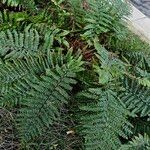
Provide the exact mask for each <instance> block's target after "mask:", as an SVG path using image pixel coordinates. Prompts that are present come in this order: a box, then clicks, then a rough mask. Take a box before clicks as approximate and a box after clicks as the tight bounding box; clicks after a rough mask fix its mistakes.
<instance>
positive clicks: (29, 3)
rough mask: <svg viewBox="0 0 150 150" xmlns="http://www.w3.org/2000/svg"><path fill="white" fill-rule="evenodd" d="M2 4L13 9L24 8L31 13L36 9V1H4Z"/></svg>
mask: <svg viewBox="0 0 150 150" xmlns="http://www.w3.org/2000/svg"><path fill="white" fill-rule="evenodd" d="M2 3H3V4H6V5H7V6H11V7H24V8H26V9H29V10H30V11H33V10H34V9H35V8H36V7H35V2H34V0H2Z"/></svg>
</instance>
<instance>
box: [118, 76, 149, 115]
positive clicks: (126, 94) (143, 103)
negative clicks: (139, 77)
mask: <svg viewBox="0 0 150 150" xmlns="http://www.w3.org/2000/svg"><path fill="white" fill-rule="evenodd" d="M123 87H124V90H123V91H122V93H121V94H120V95H119V97H120V98H121V100H122V101H123V102H124V103H125V104H126V106H127V108H128V109H130V110H132V112H133V113H135V114H138V113H140V116H141V117H144V116H150V95H149V88H147V87H144V86H141V85H139V84H138V83H137V82H136V81H135V80H130V79H128V78H125V79H124V82H123Z"/></svg>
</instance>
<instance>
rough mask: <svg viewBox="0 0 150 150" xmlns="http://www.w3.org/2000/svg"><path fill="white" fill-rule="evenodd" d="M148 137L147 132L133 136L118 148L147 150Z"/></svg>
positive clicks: (148, 145) (149, 143)
mask: <svg viewBox="0 0 150 150" xmlns="http://www.w3.org/2000/svg"><path fill="white" fill-rule="evenodd" d="M149 149H150V138H149V136H148V135H147V134H144V136H143V135H141V134H139V135H138V136H135V137H134V138H133V139H132V141H130V142H129V143H128V144H125V145H123V146H122V147H121V148H120V149H119V150H149Z"/></svg>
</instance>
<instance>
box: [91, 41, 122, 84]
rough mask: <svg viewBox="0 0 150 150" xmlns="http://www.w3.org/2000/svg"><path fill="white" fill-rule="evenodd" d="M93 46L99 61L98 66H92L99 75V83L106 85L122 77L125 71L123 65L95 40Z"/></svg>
mask: <svg viewBox="0 0 150 150" xmlns="http://www.w3.org/2000/svg"><path fill="white" fill-rule="evenodd" d="M94 46H95V49H96V51H97V53H96V56H97V58H98V60H99V62H98V64H96V65H94V68H95V72H96V73H98V75H99V83H101V84H106V83H108V82H111V81H113V80H116V79H119V78H120V77H122V75H123V73H124V71H125V64H124V63H123V62H122V61H121V60H120V59H118V58H117V57H112V56H111V53H109V52H108V51H107V50H106V49H105V48H104V47H102V46H101V45H100V44H99V43H98V42H97V41H96V40H94Z"/></svg>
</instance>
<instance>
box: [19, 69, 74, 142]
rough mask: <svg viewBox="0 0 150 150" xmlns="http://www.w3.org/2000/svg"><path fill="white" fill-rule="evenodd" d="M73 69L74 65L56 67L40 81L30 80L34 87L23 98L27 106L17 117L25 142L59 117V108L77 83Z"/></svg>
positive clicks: (48, 71) (65, 101)
mask: <svg viewBox="0 0 150 150" xmlns="http://www.w3.org/2000/svg"><path fill="white" fill-rule="evenodd" d="M71 67H72V68H71ZM73 69H74V66H63V67H56V71H55V72H54V71H52V70H47V73H46V76H42V77H41V79H40V81H39V80H37V81H36V80H35V81H33V79H32V81H30V82H31V83H30V84H31V87H32V88H31V90H30V91H29V92H28V96H27V97H26V98H24V99H23V103H22V105H24V106H25V108H24V107H23V108H22V109H21V110H20V114H19V116H18V119H17V120H18V122H19V130H20V134H21V135H20V136H21V137H22V139H23V140H24V141H25V142H28V141H29V140H30V139H31V138H34V137H35V136H37V135H38V134H41V133H42V131H43V129H44V127H49V126H50V125H52V124H53V122H54V121H55V120H56V118H57V119H58V116H59V108H60V107H61V105H62V104H64V103H67V101H68V99H69V93H68V91H70V90H71V89H72V87H71V86H70V85H71V84H75V83H76V82H75V80H74V79H73V78H74V77H75V74H74V72H73ZM31 118H32V119H31ZM33 118H34V119H33Z"/></svg>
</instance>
